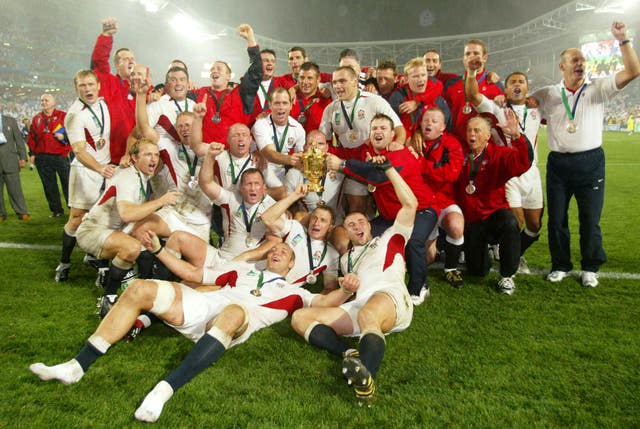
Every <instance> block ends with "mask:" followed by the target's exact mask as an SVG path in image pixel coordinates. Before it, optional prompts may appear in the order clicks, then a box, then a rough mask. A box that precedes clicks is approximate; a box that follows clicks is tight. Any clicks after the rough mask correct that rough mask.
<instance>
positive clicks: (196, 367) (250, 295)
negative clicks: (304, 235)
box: [29, 241, 357, 422]
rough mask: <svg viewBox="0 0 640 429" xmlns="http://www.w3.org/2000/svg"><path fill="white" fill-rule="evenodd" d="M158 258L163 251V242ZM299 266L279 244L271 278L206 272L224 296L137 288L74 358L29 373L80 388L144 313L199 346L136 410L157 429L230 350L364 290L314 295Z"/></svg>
mask: <svg viewBox="0 0 640 429" xmlns="http://www.w3.org/2000/svg"><path fill="white" fill-rule="evenodd" d="M153 251H154V253H160V252H161V251H163V248H162V247H160V243H159V241H156V243H155V248H154V250H153ZM294 261H295V255H294V253H293V250H291V248H290V247H289V246H288V245H287V244H285V243H279V244H277V245H275V246H274V247H273V248H272V249H271V250H270V251H269V253H268V255H267V268H266V270H264V271H258V270H256V269H255V268H254V267H253V266H252V265H249V264H242V263H237V264H234V263H231V264H230V265H227V266H226V268H224V269H218V270H215V269H207V270H206V272H205V275H204V278H203V281H204V283H205V284H210V285H216V286H220V287H221V288H217V289H218V290H212V288H211V287H205V288H206V289H204V288H203V289H201V291H197V290H194V289H192V288H190V287H188V286H185V285H183V284H181V283H171V282H167V281H162V280H134V281H133V282H132V283H131V285H130V286H129V287H128V288H127V289H126V290H125V292H124V293H123V294H122V297H121V298H120V299H119V300H118V301H117V302H116V304H115V305H114V306H113V308H112V309H111V311H109V313H108V314H107V315H106V317H105V318H104V319H103V321H102V323H100V325H99V326H98V329H97V330H96V331H95V332H94V334H93V335H91V336H90V337H89V339H88V340H87V342H86V344H85V345H84V347H82V349H81V350H80V352H79V353H78V354H77V355H76V357H75V358H73V359H71V360H70V361H67V362H64V363H62V364H59V365H55V366H51V367H50V366H46V365H44V364H43V363H35V364H33V365H31V366H30V367H29V369H30V370H31V371H32V372H33V373H35V374H36V375H37V376H38V377H40V379H42V380H45V381H48V380H53V379H55V380H59V381H60V382H62V383H63V384H73V383H76V382H78V381H80V379H81V378H82V377H83V376H84V373H85V372H86V371H87V370H88V369H89V367H90V366H91V365H92V364H93V363H94V362H95V361H96V359H98V358H99V357H100V356H102V355H104V354H105V353H106V352H107V350H108V349H109V347H111V345H112V344H113V343H115V342H116V341H118V340H120V339H121V338H122V337H123V336H124V335H125V334H126V333H127V332H128V330H129V329H130V328H131V326H132V324H133V323H134V321H135V320H136V317H137V316H138V315H139V314H140V313H141V312H143V311H150V312H151V313H153V314H155V315H156V316H158V317H159V318H160V319H162V320H163V321H164V322H165V323H166V324H167V325H169V326H171V327H173V328H174V329H175V330H176V331H178V332H180V333H181V334H183V335H184V336H186V337H187V338H189V339H190V340H192V341H194V342H195V343H196V344H195V346H194V347H193V349H192V350H191V352H190V353H189V354H188V355H187V357H186V358H185V359H184V360H183V361H182V363H181V364H180V366H178V367H177V368H176V369H175V370H174V371H173V372H172V373H171V374H169V375H168V376H167V377H166V378H165V379H164V380H162V381H160V382H159V383H158V384H156V386H155V387H154V388H153V389H152V390H151V392H149V394H147V396H146V397H145V399H144V401H143V402H142V405H140V407H139V408H138V409H137V410H136V412H135V417H136V419H138V420H141V421H145V422H155V421H156V420H158V418H159V417H160V414H161V413H162V408H163V407H164V404H165V403H166V402H167V401H168V400H169V399H170V398H171V396H172V395H173V394H174V392H175V391H176V390H178V389H179V388H180V387H182V386H183V385H184V384H186V383H187V382H188V381H189V380H191V379H192V378H193V377H195V376H196V375H198V374H199V373H201V372H202V371H204V370H205V369H206V368H207V367H208V366H209V365H211V364H213V363H214V362H216V361H217V360H218V359H219V358H220V356H222V354H223V353H224V352H225V351H226V350H227V349H228V348H229V347H232V346H235V345H236V344H240V343H242V342H244V341H246V340H247V338H249V336H250V335H251V334H252V333H254V332H256V331H258V330H260V329H262V328H264V327H266V326H270V325H272V324H274V323H277V322H279V321H281V320H283V319H284V318H285V317H287V315H289V314H291V313H293V311H295V310H296V309H298V308H300V307H303V306H336V305H340V304H342V303H344V301H346V299H347V298H348V297H350V296H351V295H353V293H354V292H355V290H356V289H357V285H350V286H347V285H345V286H344V287H345V289H344V290H342V289H336V290H334V291H332V292H330V293H329V294H326V295H315V294H312V293H310V292H308V291H307V290H306V289H303V288H300V287H295V286H292V285H291V284H289V283H287V282H286V280H285V276H286V274H287V273H288V272H289V270H290V269H291V267H293V264H294ZM348 287H351V288H350V289H347V288H348Z"/></svg>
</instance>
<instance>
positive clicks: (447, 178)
mask: <svg viewBox="0 0 640 429" xmlns="http://www.w3.org/2000/svg"><path fill="white" fill-rule="evenodd" d="M463 162H464V154H463V151H462V145H461V144H460V142H459V141H458V139H456V138H455V137H454V136H452V135H451V134H449V133H447V132H446V131H445V132H444V134H443V135H442V136H441V137H440V138H439V139H436V140H434V141H430V142H424V143H423V145H422V155H421V156H420V157H419V158H418V163H419V164H420V171H421V172H422V178H423V179H424V181H425V182H426V183H427V185H429V187H430V188H431V189H433V190H434V191H435V193H436V205H437V206H438V208H440V209H444V208H446V207H448V206H450V205H451V204H456V198H455V197H456V190H455V183H456V181H457V180H458V176H460V171H461V170H462V163H463Z"/></svg>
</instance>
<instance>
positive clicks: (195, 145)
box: [189, 94, 209, 158]
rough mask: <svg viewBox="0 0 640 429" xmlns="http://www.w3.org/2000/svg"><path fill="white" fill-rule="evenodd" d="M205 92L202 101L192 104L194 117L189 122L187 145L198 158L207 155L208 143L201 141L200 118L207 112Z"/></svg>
mask: <svg viewBox="0 0 640 429" xmlns="http://www.w3.org/2000/svg"><path fill="white" fill-rule="evenodd" d="M207 97H208V95H207V94H204V96H203V97H202V101H201V102H200V103H197V104H196V105H195V106H193V114H194V115H195V118H194V119H193V123H192V124H191V134H189V146H190V147H191V150H192V151H193V153H195V154H196V155H197V156H198V157H199V158H204V157H205V156H207V152H208V151H209V145H208V144H207V143H205V142H203V141H202V120H203V119H204V117H205V115H206V114H207Z"/></svg>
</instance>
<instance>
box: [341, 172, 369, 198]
mask: <svg viewBox="0 0 640 429" xmlns="http://www.w3.org/2000/svg"><path fill="white" fill-rule="evenodd" d="M342 193H343V194H345V195H360V196H365V195H369V190H368V189H367V185H366V183H362V182H358V181H357V180H355V179H352V178H351V177H345V179H344V185H343V187H342Z"/></svg>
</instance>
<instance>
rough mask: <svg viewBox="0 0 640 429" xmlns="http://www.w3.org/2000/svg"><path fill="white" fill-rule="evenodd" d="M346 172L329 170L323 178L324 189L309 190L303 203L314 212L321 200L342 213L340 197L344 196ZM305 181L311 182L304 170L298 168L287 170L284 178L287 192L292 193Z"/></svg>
mask: <svg viewBox="0 0 640 429" xmlns="http://www.w3.org/2000/svg"><path fill="white" fill-rule="evenodd" d="M343 179H344V174H343V173H341V172H338V171H328V172H327V174H326V175H325V177H324V179H323V180H322V182H321V184H322V186H323V187H324V191H322V192H321V193H318V192H308V193H307V195H305V196H304V198H302V200H300V201H301V203H302V205H304V207H305V209H306V210H307V211H308V212H312V211H313V210H315V209H316V207H318V203H319V202H320V201H324V203H325V204H326V205H327V206H329V207H331V208H332V209H334V210H335V211H336V213H340V211H339V207H340V198H341V197H342V185H343V183H344V182H343ZM303 183H309V182H308V180H307V179H305V177H304V174H303V173H302V171H300V170H298V169H297V168H290V169H289V171H287V175H286V176H285V178H284V186H285V187H286V188H287V193H289V194H290V193H292V192H293V191H294V190H295V189H296V187H297V186H298V185H301V184H303Z"/></svg>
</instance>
